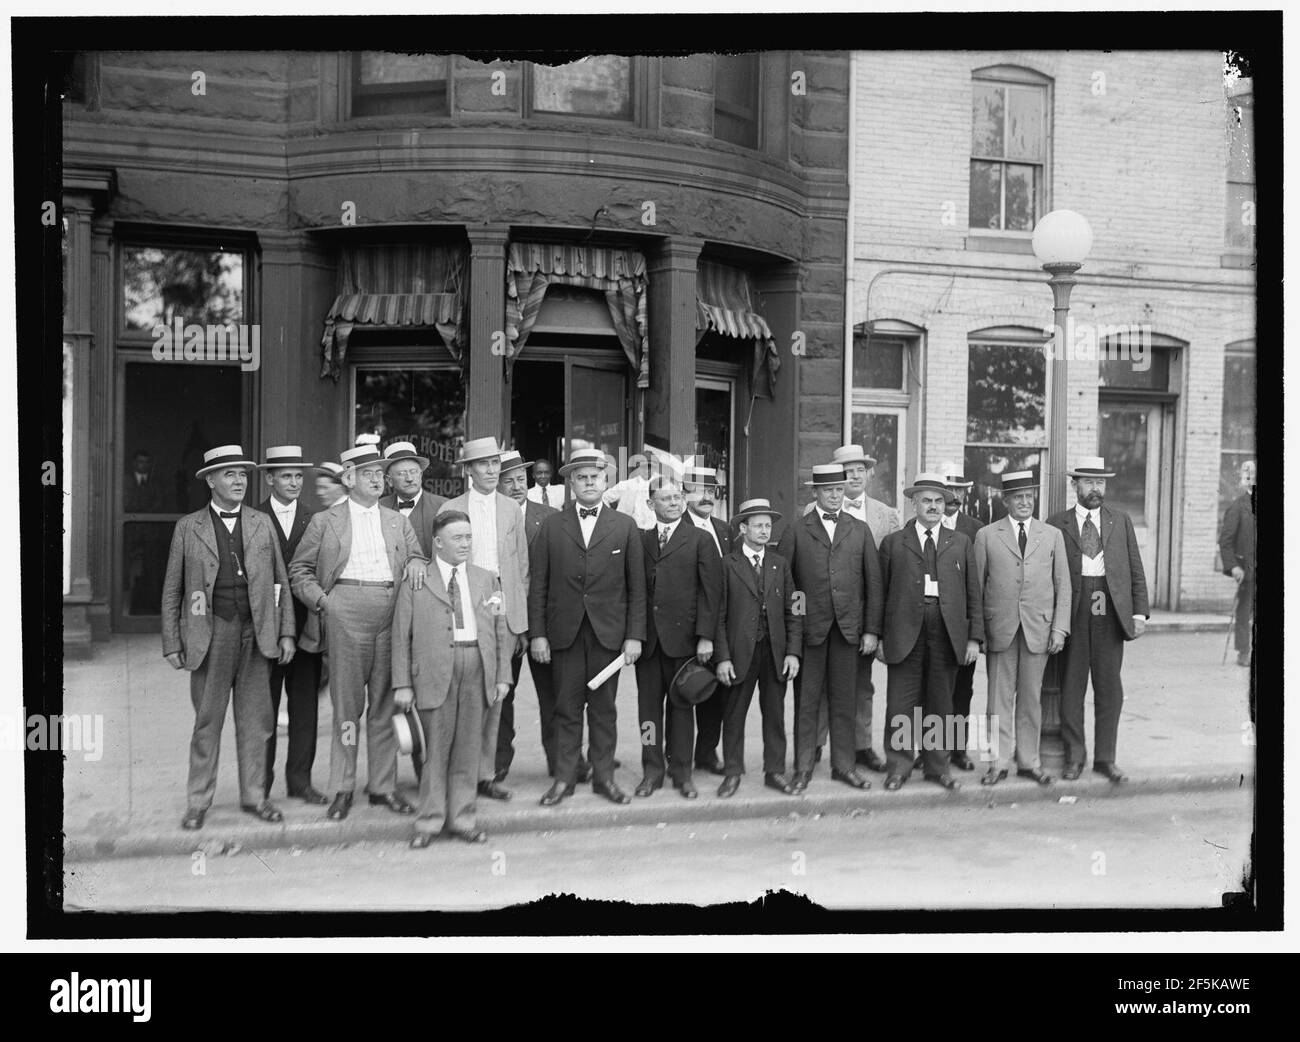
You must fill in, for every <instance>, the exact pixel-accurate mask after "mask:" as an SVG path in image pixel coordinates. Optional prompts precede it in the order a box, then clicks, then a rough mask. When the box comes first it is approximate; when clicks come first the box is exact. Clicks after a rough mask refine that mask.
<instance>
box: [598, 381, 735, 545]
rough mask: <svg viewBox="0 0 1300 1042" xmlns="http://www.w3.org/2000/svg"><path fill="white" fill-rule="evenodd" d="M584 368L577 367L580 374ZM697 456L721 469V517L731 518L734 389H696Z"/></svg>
mask: <svg viewBox="0 0 1300 1042" xmlns="http://www.w3.org/2000/svg"><path fill="white" fill-rule="evenodd" d="M578 372H580V370H577V369H575V370H574V375H575V376H576V375H577V373H578ZM695 455H696V456H697V457H698V458H697V459H696V463H697V464H698V465H699V466H702V467H712V468H713V469H714V470H716V471H717V472H718V485H719V487H720V491H719V493H718V499H717V507H716V508H715V511H714V513H715V514H716V516H717V517H718V518H719V519H721V520H724V521H725V520H726V519H727V518H728V517H730V516H731V515H730V512H729V510H728V509H727V506H728V504H729V503H730V500H731V489H732V484H733V483H732V480H731V391H729V390H723V389H722V388H719V387H696V388H695Z"/></svg>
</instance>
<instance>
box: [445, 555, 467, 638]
mask: <svg viewBox="0 0 1300 1042" xmlns="http://www.w3.org/2000/svg"><path fill="white" fill-rule="evenodd" d="M457 571H459V569H457V568H453V569H452V570H451V578H450V579H448V580H447V599H448V600H449V601H451V618H452V624H453V625H454V626H455V627H456V629H458V630H463V629H464V628H465V612H464V611H463V610H462V609H461V606H460V583H458V582H457V581H456V572H457Z"/></svg>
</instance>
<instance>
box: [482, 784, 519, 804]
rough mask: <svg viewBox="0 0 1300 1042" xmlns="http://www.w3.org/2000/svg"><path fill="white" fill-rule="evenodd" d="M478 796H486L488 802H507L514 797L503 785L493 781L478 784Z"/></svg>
mask: <svg viewBox="0 0 1300 1042" xmlns="http://www.w3.org/2000/svg"><path fill="white" fill-rule="evenodd" d="M478 794H479V795H480V796H486V797H487V798H488V799H490V800H508V799H510V797H511V796H513V795H514V793H512V792H511V791H510V790H509V789H507V788H506V787H505V786H504V785H499V784H497V783H496V782H494V781H481V782H479V783H478Z"/></svg>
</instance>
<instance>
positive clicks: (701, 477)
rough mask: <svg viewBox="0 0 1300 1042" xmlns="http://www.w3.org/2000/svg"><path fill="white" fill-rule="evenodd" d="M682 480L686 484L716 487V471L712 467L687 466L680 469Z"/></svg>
mask: <svg viewBox="0 0 1300 1042" xmlns="http://www.w3.org/2000/svg"><path fill="white" fill-rule="evenodd" d="M682 481H683V482H684V483H685V484H687V485H703V486H704V487H705V488H717V487H718V471H717V469H716V468H714V467H687V468H686V469H685V470H684V471H682Z"/></svg>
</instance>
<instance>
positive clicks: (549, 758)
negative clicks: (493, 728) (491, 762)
mask: <svg viewBox="0 0 1300 1042" xmlns="http://www.w3.org/2000/svg"><path fill="white" fill-rule="evenodd" d="M526 657H528V656H527V652H525V653H524V654H522V655H516V656H515V657H514V658H513V659H512V660H511V662H510V672H511V677H510V693H509V694H508V695H506V697H505V698H504V699H502V701H501V728H500V730H498V731H497V755H496V773H497V775H498V776H499V777H505V775H506V774H507V773H508V772H509V770H510V765H511V764H512V763H514V762H515V733H516V732H515V688H516V687H517V686H518V685H519V674H520V673H521V672H523V664H524V659H525V658H526ZM528 672H529V673H530V674H532V677H533V688H534V689H535V690H536V691H537V715H538V717H539V722H540V723H541V730H542V750H543V751H544V752H545V753H546V774H547V776H548V777H552V778H553V777H555V677H554V674H553V672H552V669H551V664H550V663H549V662H548V663H547V664H546V665H544V666H543V665H541V664H540V663H538V662H535V661H533V659H532V658H528ZM578 767H579V769H580V770H584V771H585V770H586V768H587V758H586V757H585V756H580V757H579V758H578Z"/></svg>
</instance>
